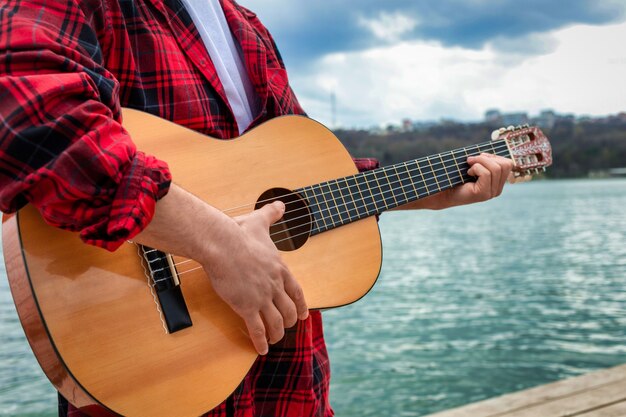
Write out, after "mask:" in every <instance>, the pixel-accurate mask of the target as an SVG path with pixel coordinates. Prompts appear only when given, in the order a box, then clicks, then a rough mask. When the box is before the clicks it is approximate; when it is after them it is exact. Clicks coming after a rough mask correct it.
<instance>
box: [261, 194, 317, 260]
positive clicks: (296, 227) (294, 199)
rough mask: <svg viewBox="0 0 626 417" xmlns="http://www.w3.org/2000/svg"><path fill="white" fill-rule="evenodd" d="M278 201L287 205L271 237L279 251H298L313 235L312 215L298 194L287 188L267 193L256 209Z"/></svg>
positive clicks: (271, 230)
mask: <svg viewBox="0 0 626 417" xmlns="http://www.w3.org/2000/svg"><path fill="white" fill-rule="evenodd" d="M276 200H280V201H282V202H283V203H284V204H285V214H284V215H283V217H282V218H281V219H280V220H278V221H277V222H276V223H274V224H273V225H272V226H271V227H270V237H271V238H272V241H273V242H274V244H275V245H276V247H277V248H278V249H279V250H282V251H292V250H296V249H298V248H300V247H302V245H304V244H305V243H306V241H307V239H308V238H309V236H310V234H311V223H312V220H311V213H310V212H309V208H308V206H307V204H306V201H305V200H304V199H303V198H302V197H301V196H300V195H299V194H298V193H295V192H293V191H291V190H287V189H285V188H272V189H269V190H267V191H265V192H264V193H263V194H261V196H260V197H259V199H258V200H257V203H256V205H255V206H254V208H255V209H259V208H261V207H263V206H264V205H266V204H269V203H272V202H274V201H276Z"/></svg>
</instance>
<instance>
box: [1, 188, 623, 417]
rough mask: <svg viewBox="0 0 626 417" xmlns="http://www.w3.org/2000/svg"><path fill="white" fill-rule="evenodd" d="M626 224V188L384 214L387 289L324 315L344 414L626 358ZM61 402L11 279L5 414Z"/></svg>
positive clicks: (515, 191)
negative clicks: (26, 331)
mask: <svg viewBox="0 0 626 417" xmlns="http://www.w3.org/2000/svg"><path fill="white" fill-rule="evenodd" d="M625 220H626V180H607V181H544V182H534V183H526V184H520V185H516V186H513V187H508V188H507V189H506V191H505V193H504V194H503V195H502V197H501V198H499V199H497V200H494V201H491V202H488V203H483V204H478V205H474V206H468V207H459V208H455V209H451V210H446V211H441V212H431V211H420V212H394V213H388V214H385V215H383V216H382V218H381V221H380V228H381V233H382V235H383V243H384V263H383V269H382V273H381V276H380V278H379V281H378V283H377V285H376V286H375V287H374V289H373V290H372V291H371V293H370V294H368V295H367V296H366V297H365V298H364V299H362V300H361V301H359V302H358V303H356V304H354V305H351V306H348V307H344V308H341V309H337V310H332V311H327V312H326V313H325V319H326V321H325V323H326V333H327V341H328V345H329V350H330V355H331V361H332V365H333V367H332V370H333V382H332V392H331V400H332V403H333V406H334V408H335V410H336V412H337V415H338V416H355V417H356V416H420V415H425V414H428V413H432V412H435V411H439V410H442V409H446V408H450V407H453V406H458V405H462V404H466V403H468V402H472V401H476V400H480V399H484V398H488V397H491V396H494V395H498V394H502V393H506V392H511V391H515V390H519V389H522V388H526V387H530V386H534V385H539V384H542V383H546V382H550V381H554V380H557V379H561V378H566V377H569V376H573V375H579V374H581V373H585V372H589V371H592V370H595V369H600V368H605V367H609V366H613V365H617V364H621V363H626V221H625ZM0 268H2V269H1V270H0V273H2V274H4V269H3V266H2V267H0ZM55 401H56V400H55V394H54V391H53V390H52V389H51V388H50V387H49V385H48V383H47V381H46V380H45V377H44V376H43V374H42V373H41V371H39V368H38V366H37V364H36V361H35V359H34V357H33V356H32V354H31V353H30V351H29V349H28V347H27V343H26V341H25V339H24V336H23V333H22V330H21V328H20V327H19V322H18V321H17V316H16V314H15V311H14V308H13V305H12V301H11V297H10V294H9V291H8V285H7V283H6V279H4V278H0V416H17V415H20V416H24V415H28V416H54V415H56V402H55ZM17 410H20V412H19V413H18V411H17Z"/></svg>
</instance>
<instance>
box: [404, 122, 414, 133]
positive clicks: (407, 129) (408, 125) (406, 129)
mask: <svg viewBox="0 0 626 417" xmlns="http://www.w3.org/2000/svg"><path fill="white" fill-rule="evenodd" d="M412 130H413V122H412V121H411V119H402V131H403V132H411V131H412Z"/></svg>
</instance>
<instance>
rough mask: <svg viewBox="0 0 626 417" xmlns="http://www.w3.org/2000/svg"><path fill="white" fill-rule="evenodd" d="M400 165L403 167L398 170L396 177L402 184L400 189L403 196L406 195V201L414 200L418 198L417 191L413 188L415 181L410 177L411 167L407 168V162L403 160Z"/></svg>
mask: <svg viewBox="0 0 626 417" xmlns="http://www.w3.org/2000/svg"><path fill="white" fill-rule="evenodd" d="M402 165H404V167H403V168H402V169H401V170H400V172H398V170H396V172H397V173H398V178H399V179H400V184H401V186H402V191H403V192H404V196H405V197H406V201H407V202H408V201H415V200H417V199H418V198H419V193H418V192H417V189H416V188H415V183H414V182H413V181H412V178H411V169H410V168H409V165H408V163H406V162H403V163H402Z"/></svg>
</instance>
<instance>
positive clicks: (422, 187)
mask: <svg viewBox="0 0 626 417" xmlns="http://www.w3.org/2000/svg"><path fill="white" fill-rule="evenodd" d="M496 154H497V153H496ZM450 161H452V160H451V159H449V160H446V161H445V162H450ZM440 163H441V162H440ZM464 163H465V162H461V164H464ZM435 165H436V164H435ZM447 168H451V166H450V167H447V166H445V165H444V166H442V167H441V168H438V169H435V170H432V171H431V173H437V172H439V171H444V173H443V174H441V175H440V174H437V175H435V176H433V177H429V178H426V179H422V180H421V181H419V182H420V183H422V184H423V185H419V184H418V185H417V187H416V186H415V184H416V183H414V182H412V183H411V185H412V186H413V188H415V191H416V194H417V196H418V198H423V197H426V196H428V195H429V194H428V184H427V183H426V181H427V180H429V179H434V180H435V182H436V183H438V182H439V180H440V179H442V180H446V179H451V177H450V173H449V172H448V170H447ZM416 170H421V169H420V168H419V167H418V168H416V169H410V170H407V171H405V172H407V173H409V172H413V171H416ZM455 172H460V171H459V170H458V169H455V170H454V171H453V173H452V175H455ZM396 176H397V178H398V180H397V181H390V182H388V183H387V185H389V186H390V187H391V186H392V185H395V184H397V183H399V184H400V186H399V187H396V188H390V189H389V190H387V191H383V190H382V188H381V187H380V186H378V187H376V188H377V189H379V190H381V191H380V192H379V193H373V194H371V195H370V196H368V197H371V198H372V203H373V204H374V205H376V203H378V202H380V201H377V200H376V199H375V197H377V196H380V195H383V199H384V198H385V197H384V194H385V193H388V192H392V193H393V192H394V191H397V190H402V191H403V193H405V192H404V189H405V187H406V186H405V185H404V184H402V182H403V181H407V180H411V181H412V180H414V179H415V177H414V176H412V175H409V177H407V178H404V179H402V178H400V175H399V174H398V173H397V171H396ZM462 176H463V174H461V178H462ZM364 178H365V176H364ZM374 180H376V177H374ZM370 183H371V182H370V181H369V180H366V185H367V187H368V189H369V184H370ZM346 184H347V182H346ZM352 187H357V190H359V194H361V189H360V188H359V186H358V184H355V185H353V186H352ZM418 189H419V190H420V191H421V190H426V192H427V194H426V195H425V196H421V195H419V192H418V191H417V190H418ZM343 190H348V191H349V190H350V186H348V187H340V188H337V189H335V190H332V189H331V190H330V191H324V192H322V193H321V194H317V193H315V192H312V195H313V197H314V198H315V200H318V197H323V198H324V200H326V197H325V194H330V198H333V199H334V196H333V194H332V193H333V192H339V193H340V195H341V198H342V199H343V193H342V191H343ZM370 191H371V189H370ZM409 192H411V191H410V190H409ZM352 194H356V193H352ZM352 194H350V193H348V195H349V196H350V195H352ZM405 194H406V193H405ZM305 195H306V194H305ZM394 199H395V196H394ZM343 200H344V202H343V204H341V203H340V204H336V207H340V206H342V205H343V206H345V207H346V208H347V204H348V203H346V202H345V199H343ZM358 200H365V198H364V197H362V198H361V199H356V200H355V201H358ZM291 203H296V202H295V201H294V202H291ZM291 203H289V202H288V203H285V206H286V205H287V204H291ZM383 203H384V200H383ZM327 205H328V204H327ZM353 205H355V204H354V203H353ZM355 206H356V205H355ZM329 207H330V206H329ZM361 207H363V206H359V207H358V208H361ZM348 211H349V209H348ZM342 213H343V212H342ZM342 213H339V214H342ZM304 217H309V214H305V215H302V216H299V217H295V218H291V219H285V220H283V221H280V222H277V223H274V226H280V225H283V224H285V223H287V222H288V221H294V220H299V219H302V218H304ZM328 218H329V217H324V218H322V219H321V220H326V219H328ZM331 218H332V216H331ZM270 236H271V235H270Z"/></svg>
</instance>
